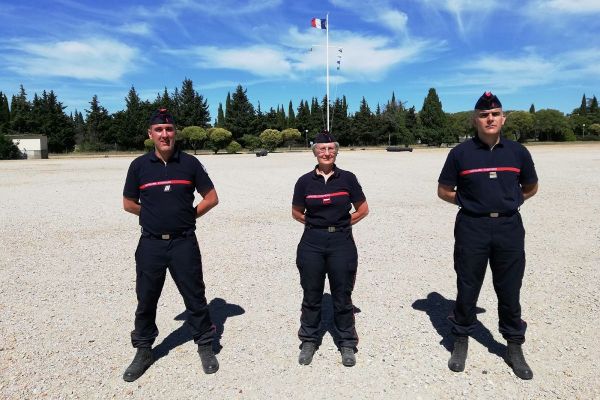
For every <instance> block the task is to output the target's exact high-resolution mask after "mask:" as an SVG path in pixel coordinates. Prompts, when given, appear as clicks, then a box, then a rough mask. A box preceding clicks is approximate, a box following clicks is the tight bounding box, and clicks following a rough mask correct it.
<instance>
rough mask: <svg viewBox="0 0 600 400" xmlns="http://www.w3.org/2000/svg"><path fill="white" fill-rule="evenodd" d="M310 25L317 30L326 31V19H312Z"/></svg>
mask: <svg viewBox="0 0 600 400" xmlns="http://www.w3.org/2000/svg"><path fill="white" fill-rule="evenodd" d="M310 25H311V26H312V27H313V28H317V29H327V20H326V19H319V18H313V19H311V20H310Z"/></svg>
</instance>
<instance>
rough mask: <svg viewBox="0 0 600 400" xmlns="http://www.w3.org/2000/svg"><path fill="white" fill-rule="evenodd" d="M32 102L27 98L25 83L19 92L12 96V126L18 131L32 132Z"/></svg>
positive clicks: (13, 129)
mask: <svg viewBox="0 0 600 400" xmlns="http://www.w3.org/2000/svg"><path fill="white" fill-rule="evenodd" d="M30 121H31V103H30V102H29V101H28V100H27V93H26V92H25V89H24V88H23V85H20V87H19V94H18V95H16V96H14V95H13V96H12V99H11V101H10V128H11V130H12V131H14V132H17V133H27V132H30V129H29V125H30Z"/></svg>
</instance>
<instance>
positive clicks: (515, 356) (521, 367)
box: [506, 342, 533, 380]
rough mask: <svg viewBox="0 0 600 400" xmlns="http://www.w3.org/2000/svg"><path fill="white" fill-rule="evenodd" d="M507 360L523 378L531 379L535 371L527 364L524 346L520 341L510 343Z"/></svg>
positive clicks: (516, 373)
mask: <svg viewBox="0 0 600 400" xmlns="http://www.w3.org/2000/svg"><path fill="white" fill-rule="evenodd" d="M506 362H507V363H508V365H510V366H511V367H512V369H513V372H514V373H515V375H516V376H518V377H519V378H521V379H525V380H529V379H532V378H533V371H532V370H531V368H529V365H527V361H525V356H524V355H523V348H522V347H521V345H520V344H518V343H510V342H509V343H508V351H507V354H506Z"/></svg>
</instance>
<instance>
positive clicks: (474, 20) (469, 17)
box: [422, 0, 507, 37]
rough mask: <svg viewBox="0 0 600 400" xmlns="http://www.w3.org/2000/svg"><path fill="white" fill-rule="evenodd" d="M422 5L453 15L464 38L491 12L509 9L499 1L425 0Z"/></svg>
mask: <svg viewBox="0 0 600 400" xmlns="http://www.w3.org/2000/svg"><path fill="white" fill-rule="evenodd" d="M422 3H423V4H425V5H428V6H430V7H431V8H433V9H434V10H435V11H438V10H442V11H445V12H447V13H449V14H451V15H452V16H453V17H454V19H455V21H456V25H457V27H458V31H459V33H460V34H461V36H463V37H465V36H466V34H467V33H468V32H469V31H470V30H471V29H473V28H475V27H479V26H480V25H481V22H482V21H483V20H484V19H485V18H487V16H488V15H489V14H490V13H491V12H493V11H495V10H497V9H499V8H502V7H507V5H506V4H503V3H502V2H501V1H499V0H423V1H422Z"/></svg>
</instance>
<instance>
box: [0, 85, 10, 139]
mask: <svg viewBox="0 0 600 400" xmlns="http://www.w3.org/2000/svg"><path fill="white" fill-rule="evenodd" d="M9 128H10V108H8V98H7V97H6V95H5V94H4V93H2V92H1V91H0V134H2V133H7V132H8V129H9Z"/></svg>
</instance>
